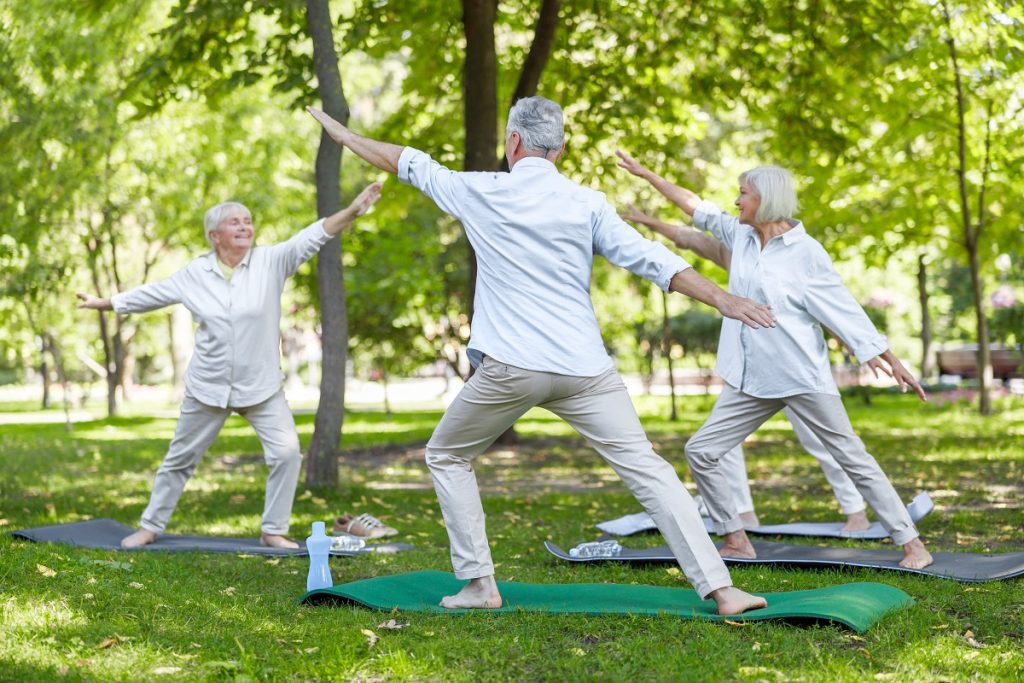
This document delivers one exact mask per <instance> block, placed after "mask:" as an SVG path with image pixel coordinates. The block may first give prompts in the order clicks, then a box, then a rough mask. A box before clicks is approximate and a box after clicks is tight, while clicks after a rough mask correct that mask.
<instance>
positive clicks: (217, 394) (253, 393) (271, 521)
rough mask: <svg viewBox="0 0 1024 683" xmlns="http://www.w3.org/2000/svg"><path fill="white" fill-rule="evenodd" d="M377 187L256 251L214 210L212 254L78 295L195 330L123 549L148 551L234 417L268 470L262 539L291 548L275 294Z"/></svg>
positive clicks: (239, 219) (208, 219)
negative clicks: (150, 478) (110, 292)
mask: <svg viewBox="0 0 1024 683" xmlns="http://www.w3.org/2000/svg"><path fill="white" fill-rule="evenodd" d="M380 187H381V186H380V183H373V184H372V185H370V186H368V187H367V188H366V189H364V190H363V191H362V192H361V193H360V194H359V196H358V197H356V198H355V200H353V202H352V203H351V204H350V205H349V206H348V207H347V208H345V209H342V210H341V211H339V212H337V213H335V214H333V215H331V216H328V217H326V218H322V219H320V220H318V221H316V222H315V223H313V224H312V225H310V226H309V227H307V228H305V229H304V230H302V231H300V232H299V233H298V234H296V235H295V236H294V237H292V238H291V239H289V240H287V241H285V242H281V243H279V244H274V245H271V246H268V247H259V246H253V243H254V237H255V229H254V227H253V222H252V214H251V213H250V212H249V209H247V208H245V206H243V205H242V204H239V203H238V202H224V203H223V204H218V205H216V206H214V207H212V208H211V209H210V210H208V211H207V212H206V216H205V217H204V221H203V223H204V225H203V230H204V233H205V235H206V239H207V241H208V242H209V243H210V246H211V247H212V250H211V251H210V253H208V254H205V255H204V256H200V257H198V258H196V259H194V260H193V261H192V262H191V263H189V264H188V265H187V266H185V267H184V268H182V269H181V270H179V271H178V272H176V273H175V274H173V275H171V276H170V277H168V278H166V279H164V280H160V281H158V282H152V283H149V284H145V285H142V286H141V287H137V288H135V289H132V290H129V291H127V292H121V293H120V294H115V295H114V296H112V297H111V298H109V299H101V298H98V297H95V296H90V295H88V294H79V295H78V298H79V299H81V302H82V303H80V304H79V308H89V309H96V310H101V311H109V310H114V311H116V312H117V313H118V314H120V315H125V314H128V313H141V312H145V311H152V310H155V309H158V308H163V307H164V306H170V305H171V304H182V305H183V306H184V307H185V308H186V309H188V311H189V312H190V313H191V314H192V318H193V319H194V320H195V321H196V323H197V325H198V327H197V328H196V339H195V350H194V351H193V354H192V361H191V362H190V363H189V366H188V371H187V373H186V375H185V398H184V400H183V401H182V404H181V416H180V417H179V418H178V425H177V427H176V429H175V431H174V438H173V439H172V440H171V444H170V447H169V448H168V451H167V455H166V456H165V457H164V460H163V463H161V465H160V468H159V469H158V470H157V473H156V479H155V481H154V482H153V493H152V495H151V496H150V499H149V506H148V507H147V508H146V510H145V512H143V513H142V521H141V523H140V528H139V530H138V531H136V532H135V533H133V534H131V535H130V536H127V537H126V538H124V539H123V540H122V541H121V546H122V547H124V548H138V547H141V546H144V545H148V544H149V543H152V542H153V541H155V540H156V537H157V535H158V534H161V533H163V531H164V528H165V527H166V526H167V523H168V521H169V520H170V518H171V514H172V513H173V512H174V508H175V507H177V504H178V499H179V498H180V497H181V493H182V491H183V490H184V488H185V484H186V483H187V482H188V480H189V478H190V477H191V476H192V473H193V472H194V471H195V468H196V465H198V464H199V460H200V459H201V458H202V457H203V455H204V454H205V453H206V451H207V449H208V448H209V447H210V445H211V444H212V443H213V441H214V439H216V438H217V435H218V434H219V433H220V430H221V428H222V427H223V426H224V422H225V421H226V420H227V418H228V416H229V415H231V413H232V412H236V413H238V414H239V415H241V416H242V417H244V418H245V419H246V420H247V421H248V422H249V424H251V425H252V426H253V429H255V430H256V433H257V434H258V435H259V438H260V441H261V442H262V443H263V455H264V457H265V459H266V462H267V465H268V466H269V468H270V473H269V474H268V475H267V486H266V500H265V502H264V508H263V522H262V524H261V535H260V541H261V543H263V545H267V546H271V547H275V548H297V547H298V544H297V543H295V542H294V541H292V540H289V539H288V538H286V537H285V534H287V533H288V525H289V519H290V517H291V513H292V502H293V500H294V498H295V485H296V483H297V482H298V478H299V469H300V467H301V464H302V453H301V451H300V450H299V435H298V433H297V432H296V430H295V420H294V418H293V417H292V413H291V410H290V409H289V407H288V402H287V401H286V400H285V396H284V391H283V390H282V388H281V381H282V379H283V378H282V375H281V329H280V325H281V293H282V291H283V290H284V285H285V281H286V280H287V279H288V278H289V277H290V276H291V275H292V274H293V273H294V272H295V271H296V270H297V269H298V268H299V266H301V265H302V264H303V263H305V262H306V261H308V260H309V259H311V258H313V256H314V255H315V254H316V253H317V252H318V251H319V250H320V247H322V246H323V245H324V244H326V243H327V242H328V240H330V239H331V238H333V237H334V236H335V235H337V234H338V233H340V232H341V231H342V230H344V229H345V228H347V227H348V226H349V225H351V224H352V221H354V220H355V219H356V217H358V216H361V215H362V214H364V213H366V212H367V211H368V210H369V209H370V207H371V206H373V204H374V202H376V201H377V199H378V198H379V197H380Z"/></svg>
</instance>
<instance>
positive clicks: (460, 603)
mask: <svg viewBox="0 0 1024 683" xmlns="http://www.w3.org/2000/svg"><path fill="white" fill-rule="evenodd" d="M441 607H446V608H448V609H497V608H499V607H501V594H500V593H498V584H497V583H495V581H494V575H493V574H492V575H490V576H481V577H480V578H477V579H470V580H469V583H467V584H466V585H465V586H463V587H462V590H460V591H459V592H458V593H456V594H455V595H447V596H445V597H443V598H441Z"/></svg>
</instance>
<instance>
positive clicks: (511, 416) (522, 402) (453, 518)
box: [426, 358, 550, 608]
mask: <svg viewBox="0 0 1024 683" xmlns="http://www.w3.org/2000/svg"><path fill="white" fill-rule="evenodd" d="M548 377H549V376H548V375H547V374H546V373H537V372H530V371H528V370H522V369H519V368H515V367H512V366H510V365H505V364H504V363H500V362H498V361H496V360H494V359H493V358H484V361H483V363H481V364H480V367H478V368H477V371H476V372H475V373H474V374H473V376H472V377H471V378H470V379H469V382H467V383H466V386H464V387H463V388H462V391H460V392H459V395H458V396H456V397H455V401H453V402H452V404H451V405H450V406H448V410H446V411H445V413H444V416H443V417H442V418H441V422H439V423H438V425H437V427H436V428H435V429H434V434H433V435H432V436H431V437H430V441H429V442H428V443H427V449H426V461H427V467H429V468H430V474H431V476H432V477H433V479H434V490H435V491H436V492H437V500H438V503H439V504H440V505H441V514H442V516H443V517H444V524H445V527H446V528H447V530H448V539H449V543H450V545H451V558H452V568H453V569H454V570H455V576H457V577H458V578H460V579H470V583H469V584H467V585H466V586H465V587H464V588H463V589H462V591H461V592H460V593H458V594H457V595H451V596H448V597H446V598H444V599H443V600H442V601H441V605H442V606H443V607H449V608H460V607H500V606H501V596H500V595H499V594H498V588H497V585H496V584H495V583H494V564H493V563H492V561H491V551H490V548H489V547H488V545H487V528H486V524H485V518H484V510H483V505H482V504H481V502H480V490H479V488H478V487H477V482H476V473H475V472H474V471H473V459H474V458H476V457H477V456H478V455H480V454H481V453H483V452H484V451H485V450H486V449H487V447H488V446H490V445H491V444H492V443H494V440H495V439H497V438H498V437H499V436H501V434H502V433H503V432H504V431H505V430H506V429H508V428H509V427H511V426H512V425H513V424H514V423H515V421H516V420H518V419H519V418H520V417H522V415H523V413H525V412H526V411H527V410H529V409H530V408H532V407H533V406H534V405H536V404H537V403H539V402H540V400H541V399H542V398H543V397H544V396H545V395H546V392H547V389H548V387H549V385H550V380H549V379H548Z"/></svg>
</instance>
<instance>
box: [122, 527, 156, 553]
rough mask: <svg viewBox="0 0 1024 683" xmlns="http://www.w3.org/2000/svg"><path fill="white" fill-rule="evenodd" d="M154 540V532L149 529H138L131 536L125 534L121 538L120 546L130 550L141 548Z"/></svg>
mask: <svg viewBox="0 0 1024 683" xmlns="http://www.w3.org/2000/svg"><path fill="white" fill-rule="evenodd" d="M155 540H156V534H154V533H153V532H152V531H150V530H149V529H139V530H138V531H136V532H135V533H134V534H132V535H131V536H125V537H124V538H122V539H121V547H122V548H124V549H125V550H131V549H132V548H141V547H142V546H144V545H149V544H150V543H152V542H153V541H155Z"/></svg>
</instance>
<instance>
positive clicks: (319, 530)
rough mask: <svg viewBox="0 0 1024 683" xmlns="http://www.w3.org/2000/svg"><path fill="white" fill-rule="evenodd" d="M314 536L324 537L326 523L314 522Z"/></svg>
mask: <svg viewBox="0 0 1024 683" xmlns="http://www.w3.org/2000/svg"><path fill="white" fill-rule="evenodd" d="M313 535H314V536H323V535H325V532H324V523H323V522H313Z"/></svg>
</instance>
